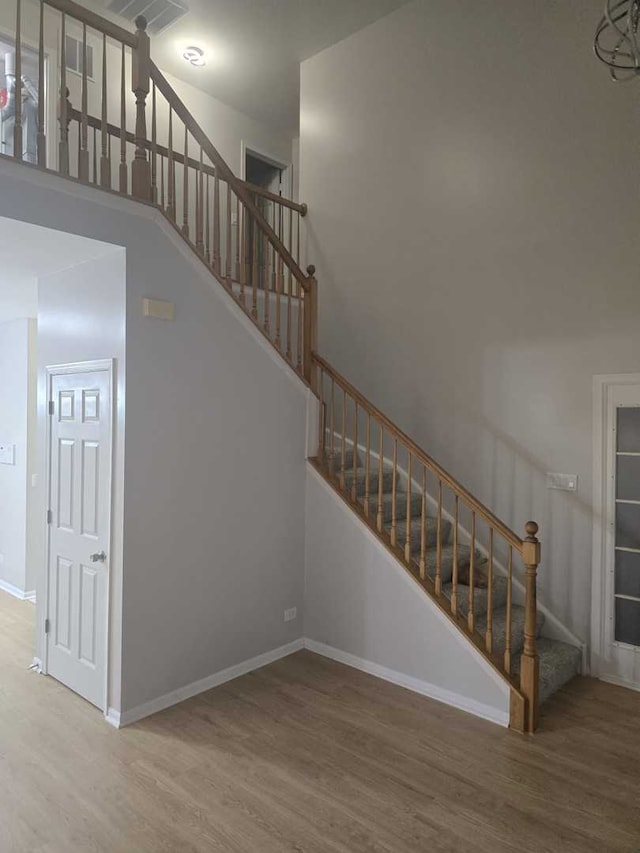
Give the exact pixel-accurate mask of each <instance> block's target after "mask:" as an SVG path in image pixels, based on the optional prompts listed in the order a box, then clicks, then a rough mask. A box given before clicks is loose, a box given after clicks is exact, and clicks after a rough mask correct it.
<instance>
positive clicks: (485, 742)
mask: <svg viewBox="0 0 640 853" xmlns="http://www.w3.org/2000/svg"><path fill="white" fill-rule="evenodd" d="M33 615H34V609H33V606H32V605H31V604H28V603H23V602H19V601H16V600H15V599H12V598H10V597H9V596H7V595H6V594H5V593H2V592H0V851H1V853H23V851H29V853H75V851H82V853H84V851H109V853H142V851H145V853H147V851H149V853H161V851H171V853H174V852H175V853H188V852H189V851H243V853H245V852H246V851H257V853H272V851H278V852H279V851H299V853H301V851H304V853H312V851H313V853H329V851H342V853H354V851H380V853H382V851H384V853H404V851H434V853H440V852H441V851H447V853H452V852H455V853H457V851H483V853H501V851H518V853H523V851H531V853H544V851H562V853H578V851H580V853H582V851H594V853H596V851H597V853H608V851H629V853H630V852H631V851H634V852H635V853H638V851H640V713H639V712H640V694H637V693H632V692H629V691H626V690H623V689H622V688H617V687H612V686H609V685H606V684H601V683H599V682H597V681H594V680H592V679H585V678H582V679H576V680H575V681H574V682H573V683H572V684H571V685H570V686H569V687H567V688H565V689H564V690H563V691H562V692H561V693H560V694H558V696H557V697H556V698H554V699H553V700H552V701H551V703H550V705H549V708H548V710H547V712H546V713H545V715H544V717H543V722H542V726H541V729H540V731H539V733H538V734H537V735H535V736H534V737H533V738H529V737H526V736H525V737H523V736H521V735H517V734H514V733H511V732H509V731H507V730H505V729H501V728H498V727H497V726H494V725H492V724H490V723H485V722H483V721H482V720H478V719H476V718H474V717H471V716H469V715H467V714H464V713H462V712H460V711H456V710H454V709H451V708H448V707H447V706H445V705H441V704H439V703H437V702H432V701H430V700H428V699H425V698H423V697H420V696H417V695H415V694H413V693H409V692H408V691H405V690H403V689H401V688H398V687H394V686H392V685H389V684H386V683H385V682H382V681H379V680H377V679H375V678H372V677H371V676H368V675H365V674H363V673H360V672H357V671H356V670H352V669H349V668H347V667H344V666H341V665H340V664H337V663H334V662H332V661H328V660H326V659H324V658H321V657H318V656H316V655H313V654H310V653H308V652H300V653H299V654H296V655H293V656H291V657H289V658H287V659H285V660H282V661H279V662H278V663H275V664H272V665H271V666H268V667H265V668H264V669H262V670H260V671H258V672H255V673H252V674H250V675H246V676H244V677H242V678H239V679H237V680H236V681H233V682H230V683H229V684H227V685H224V686H222V687H218V688H216V689H215V690H211V691H210V692H208V693H206V694H203V695H201V696H198V697H196V698H194V699H191V700H189V701H187V702H184V703H182V704H181V705H179V706H176V707H175V708H171V709H169V710H167V711H164V712H163V713H161V714H157V715H156V716H154V717H152V718H149V719H147V720H143V721H142V722H140V723H137V724H136V725H134V726H131V727H129V728H126V729H122V730H120V731H116V730H114V729H112V728H111V727H110V726H108V725H107V724H106V723H105V722H104V720H103V718H102V715H101V714H100V712H99V711H97V710H95V709H94V708H92V707H91V706H90V705H88V704H87V703H86V702H84V701H83V700H82V699H79V698H78V697H77V696H75V695H74V694H72V693H71V692H70V691H68V690H66V689H65V688H64V687H62V686H61V685H60V684H57V683H56V682H55V681H53V680H52V679H50V678H43V677H41V676H38V675H36V674H35V673H32V672H30V671H29V669H28V665H29V663H30V661H31V654H32V652H31V649H32V635H33Z"/></svg>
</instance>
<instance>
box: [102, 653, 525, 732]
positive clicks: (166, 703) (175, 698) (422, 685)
mask: <svg viewBox="0 0 640 853" xmlns="http://www.w3.org/2000/svg"><path fill="white" fill-rule="evenodd" d="M301 649H308V650H309V651H310V652H315V654H318V655H322V656H323V657H327V658H331V659H332V660H335V661H338V663H343V664H346V665H347V666H351V667H353V668H354V669H359V670H361V671H362V672H366V673H368V674H369V675H374V676H376V678H382V679H383V680H384V681H389V682H391V684H397V685H398V686H399V687H404V688H406V689H407V690H412V691H413V692H414V693H420V694H421V695H422V696H428V697H429V698H430V699H435V700H436V701H438V702H443V703H444V704H445V705H451V706H453V707H454V708H459V709H460V710H462V711H466V712H467V713H469V714H474V715H475V716H476V717H481V718H482V719H483V720H489V721H490V722H492V723H496V724H497V725H499V726H504V727H508V726H509V714H508V713H506V712H504V711H500V710H498V709H497V708H492V707H490V706H489V705H484V704H483V703H481V702H476V701H475V700H474V699H469V698H468V697H466V696H461V695H460V694H458V693H453V692H452V691H451V690H446V689H445V688H443V687H439V686H438V685H436V684H430V683H429V682H427V681H421V680H420V679H418V678H414V677H413V676H411V675H406V674H405V673H403V672H397V671H396V670H393V669H389V668H388V667H385V666H381V665H380V664H377V663H373V662H372V661H368V660H365V659H364V658H360V657H357V656H356V655H352V654H350V653H349V652H343V651H341V650H340V649H335V648H333V647H332V646H327V645H325V644H324V643H319V642H317V641H316V640H310V639H308V638H303V637H300V638H299V639H298V640H294V641H293V642H292V643H287V645H285V646H279V647H278V648H276V649H272V650H271V651H269V652H265V653H264V654H262V655H258V656H257V657H254V658H250V659H249V660H246V661H243V662H242V663H239V664H236V665H235V666H230V667H228V668H227V669H223V670H221V671H220V672H216V673H214V674H213V675H209V676H207V677H206V678H201V679H200V680H199V681H194V682H192V683H191V684H186V685H185V686H184V687H179V688H178V689H177V690H173V691H171V693H165V694H164V695H163V696H158V697H157V698H156V699H151V700H150V701H149V702H145V703H144V704H142V705H137V706H136V707H135V708H130V709H129V710H128V711H123V712H122V713H121V712H120V711H117V710H116V709H115V708H109V709H108V711H107V713H106V714H105V720H106V722H107V723H109V725H111V726H113V727H114V728H116V729H119V728H122V727H123V726H128V725H131V724H132V723H136V722H138V721H139V720H142V719H144V718H145V717H150V716H151V715H152V714H157V713H158V712H159V711H164V710H165V708H170V707H171V706H172V705H177V704H178V703H180V702H184V700H185V699H191V697H193V696H197V695H198V694H199V693H204V692H205V691H206V690H211V689H212V688H213V687H218V686H219V685H221V684H224V683H225V682H227V681H232V680H233V679H234V678H238V677H239V676H241V675H246V674H247V673H249V672H253V671H254V670H256V669H260V667H263V666H267V665H268V664H270V663H274V662H275V661H277V660H280V659H281V658H284V657H287V655H291V654H293V653H294V652H298V651H300V650H301Z"/></svg>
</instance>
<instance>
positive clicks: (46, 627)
mask: <svg viewBox="0 0 640 853" xmlns="http://www.w3.org/2000/svg"><path fill="white" fill-rule="evenodd" d="M50 630H51V622H50V621H49V620H48V619H45V620H44V632H45V634H48V633H49V631H50Z"/></svg>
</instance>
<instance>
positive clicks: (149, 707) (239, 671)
mask: <svg viewBox="0 0 640 853" xmlns="http://www.w3.org/2000/svg"><path fill="white" fill-rule="evenodd" d="M303 648H304V639H303V638H302V637H300V638H299V639H297V640H294V641H293V642H292V643H287V644H286V645H284V646H279V647H278V648H277V649H272V650H271V651H269V652H264V654H261V655H257V657H254V658H250V659H249V660H245V661H243V662H242V663H238V664H236V665H235V666H230V667H228V668H227V669H223V670H221V671H220V672H216V673H214V674H213V675H208V676H207V677H206V678H201V679H200V680H199V681H194V682H192V683H191V684H185V686H184V687H179V688H178V689H177V690H172V691H171V692H170V693H165V694H164V696H158V697H157V698H156V699H151V700H150V701H149V702H144V703H143V704H142V705H137V706H136V707H135V708H130V709H129V710H127V711H123V712H119V711H116V710H115V709H114V708H109V710H108V711H107V713H106V714H105V719H106V721H107V722H108V723H109V724H110V725H112V726H114V727H115V728H121V727H122V726H128V725H130V724H131V723H136V722H138V720H142V719H143V718H144V717H149V716H151V714H157V713H158V711H164V709H165V708H170V707H171V706H172V705H177V704H178V703H179V702H184V700H185V699H191V697H192V696H197V695H198V693H204V692H205V691H206V690H211V689H212V688H213V687H218V686H219V685H220V684H224V683H225V682H226V681H232V680H233V679H234V678H238V677H239V676H241V675H246V674H247V673H248V672H252V671H253V670H254V669H260V667H263V666H267V664H270V663H274V662H275V661H277V660H280V658H284V657H287V655H291V654H293V653H294V652H299V651H300V650H301V649H303Z"/></svg>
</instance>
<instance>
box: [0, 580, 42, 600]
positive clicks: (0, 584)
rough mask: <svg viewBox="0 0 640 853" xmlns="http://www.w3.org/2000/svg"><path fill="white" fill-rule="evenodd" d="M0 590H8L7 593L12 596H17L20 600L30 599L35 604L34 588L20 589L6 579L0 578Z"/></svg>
mask: <svg viewBox="0 0 640 853" xmlns="http://www.w3.org/2000/svg"><path fill="white" fill-rule="evenodd" d="M0 590H2V591H3V592H8V593H9V595H12V596H13V597H14V598H19V599H20V601H31V602H32V603H33V604H35V601H36V591H35V589H31V590H29V591H27V592H25V590H23V589H20V588H19V587H17V586H14V585H13V584H12V583H9V582H8V581H3V580H0Z"/></svg>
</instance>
